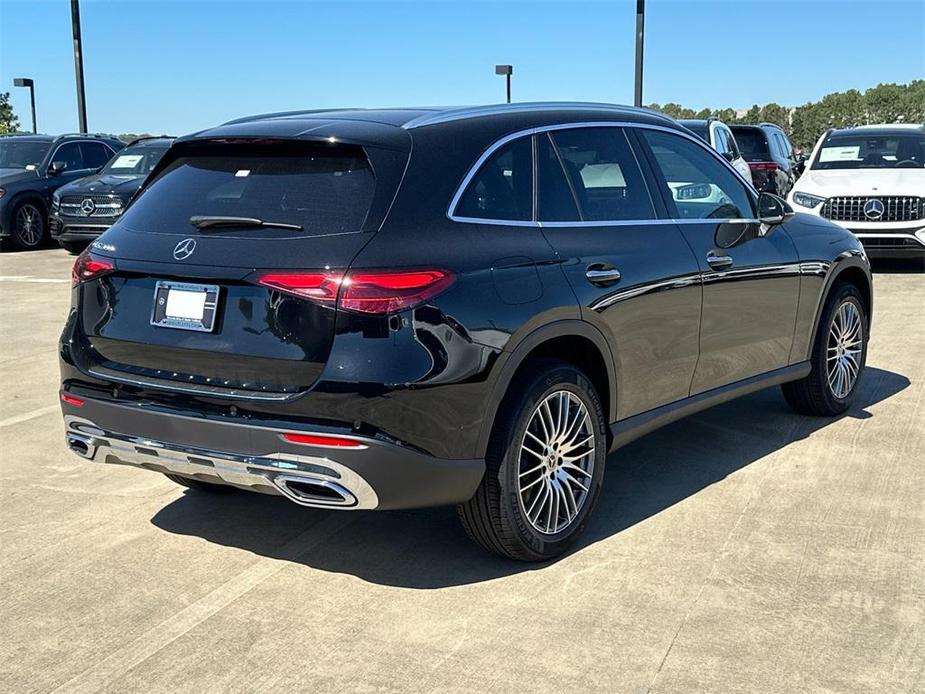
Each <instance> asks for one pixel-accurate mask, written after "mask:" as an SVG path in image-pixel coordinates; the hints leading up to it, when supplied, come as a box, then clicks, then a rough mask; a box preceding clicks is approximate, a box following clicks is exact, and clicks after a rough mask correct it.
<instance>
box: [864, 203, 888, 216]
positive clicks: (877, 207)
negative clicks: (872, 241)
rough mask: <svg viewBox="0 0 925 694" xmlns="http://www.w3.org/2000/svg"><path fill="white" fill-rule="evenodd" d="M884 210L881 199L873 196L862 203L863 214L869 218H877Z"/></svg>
mask: <svg viewBox="0 0 925 694" xmlns="http://www.w3.org/2000/svg"><path fill="white" fill-rule="evenodd" d="M885 211H886V208H885V207H884V206H883V201H882V200H878V199H877V198H873V199H872V200H868V201H867V202H866V203H864V216H865V217H867V218H868V219H870V220H874V221H876V220H878V219H880V218H881V217H882V216H883V213H884V212H885Z"/></svg>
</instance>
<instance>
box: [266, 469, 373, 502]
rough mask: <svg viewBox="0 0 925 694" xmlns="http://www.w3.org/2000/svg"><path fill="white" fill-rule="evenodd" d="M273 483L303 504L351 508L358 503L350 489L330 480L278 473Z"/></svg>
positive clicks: (295, 500)
mask: <svg viewBox="0 0 925 694" xmlns="http://www.w3.org/2000/svg"><path fill="white" fill-rule="evenodd" d="M273 484H275V485H276V487H277V489H279V490H280V491H281V492H282V493H283V495H284V496H286V497H287V498H288V499H289V500H290V501H294V502H295V503H297V504H299V505H301V506H313V507H316V508H319V507H320V508H349V507H351V506H356V505H357V498H356V497H355V496H354V495H353V494H352V493H351V492H350V491H349V490H348V489H346V488H345V487H343V486H341V485H340V484H338V483H337V482H332V481H330V480H326V479H319V478H317V477H302V476H299V475H276V476H275V477H274V478H273Z"/></svg>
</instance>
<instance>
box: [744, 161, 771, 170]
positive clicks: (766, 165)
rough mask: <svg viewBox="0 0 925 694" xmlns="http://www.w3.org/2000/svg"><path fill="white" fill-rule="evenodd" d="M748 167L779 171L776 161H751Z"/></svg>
mask: <svg viewBox="0 0 925 694" xmlns="http://www.w3.org/2000/svg"><path fill="white" fill-rule="evenodd" d="M748 168H750V169H751V170H752V171H777V164H775V163H774V162H765V161H759V162H751V163H749V165H748Z"/></svg>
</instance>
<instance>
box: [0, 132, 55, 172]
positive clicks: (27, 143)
mask: <svg viewBox="0 0 925 694" xmlns="http://www.w3.org/2000/svg"><path fill="white" fill-rule="evenodd" d="M49 147H51V143H50V142H36V141H35V140H18V139H17V138H15V137H0V169H24V168H26V167H27V166H30V165H32V166H36V165H38V164H41V163H42V160H43V159H44V158H45V155H46V154H48V148H49Z"/></svg>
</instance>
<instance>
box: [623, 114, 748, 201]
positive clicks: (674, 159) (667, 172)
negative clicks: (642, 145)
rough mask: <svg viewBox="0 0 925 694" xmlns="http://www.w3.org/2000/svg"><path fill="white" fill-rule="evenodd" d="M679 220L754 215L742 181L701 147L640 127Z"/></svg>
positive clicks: (676, 137)
mask: <svg viewBox="0 0 925 694" xmlns="http://www.w3.org/2000/svg"><path fill="white" fill-rule="evenodd" d="M640 133H642V136H643V139H644V140H645V141H646V142H647V143H648V145H649V147H650V149H651V151H652V154H653V156H654V158H655V162H656V164H657V165H658V170H659V172H660V173H661V175H662V176H663V178H664V184H665V185H666V187H667V190H668V191H670V193H671V201H672V202H673V203H674V205H675V207H676V209H677V214H676V217H677V218H679V219H734V218H751V217H753V216H754V210H753V207H752V198H751V196H750V195H749V194H748V191H747V189H746V188H745V186H744V185H742V183H740V182H739V181H738V179H736V177H735V175H734V174H733V173H732V172H731V171H729V169H727V168H726V167H725V166H723V165H722V164H721V163H720V162H718V161H717V160H716V158H715V157H713V156H712V155H711V154H710V153H709V152H707V151H705V150H704V148H703V147H701V146H700V145H697V144H695V143H693V142H691V141H690V140H687V139H686V138H683V137H680V136H678V135H672V134H671V133H666V132H660V131H655V130H645V129H640Z"/></svg>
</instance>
